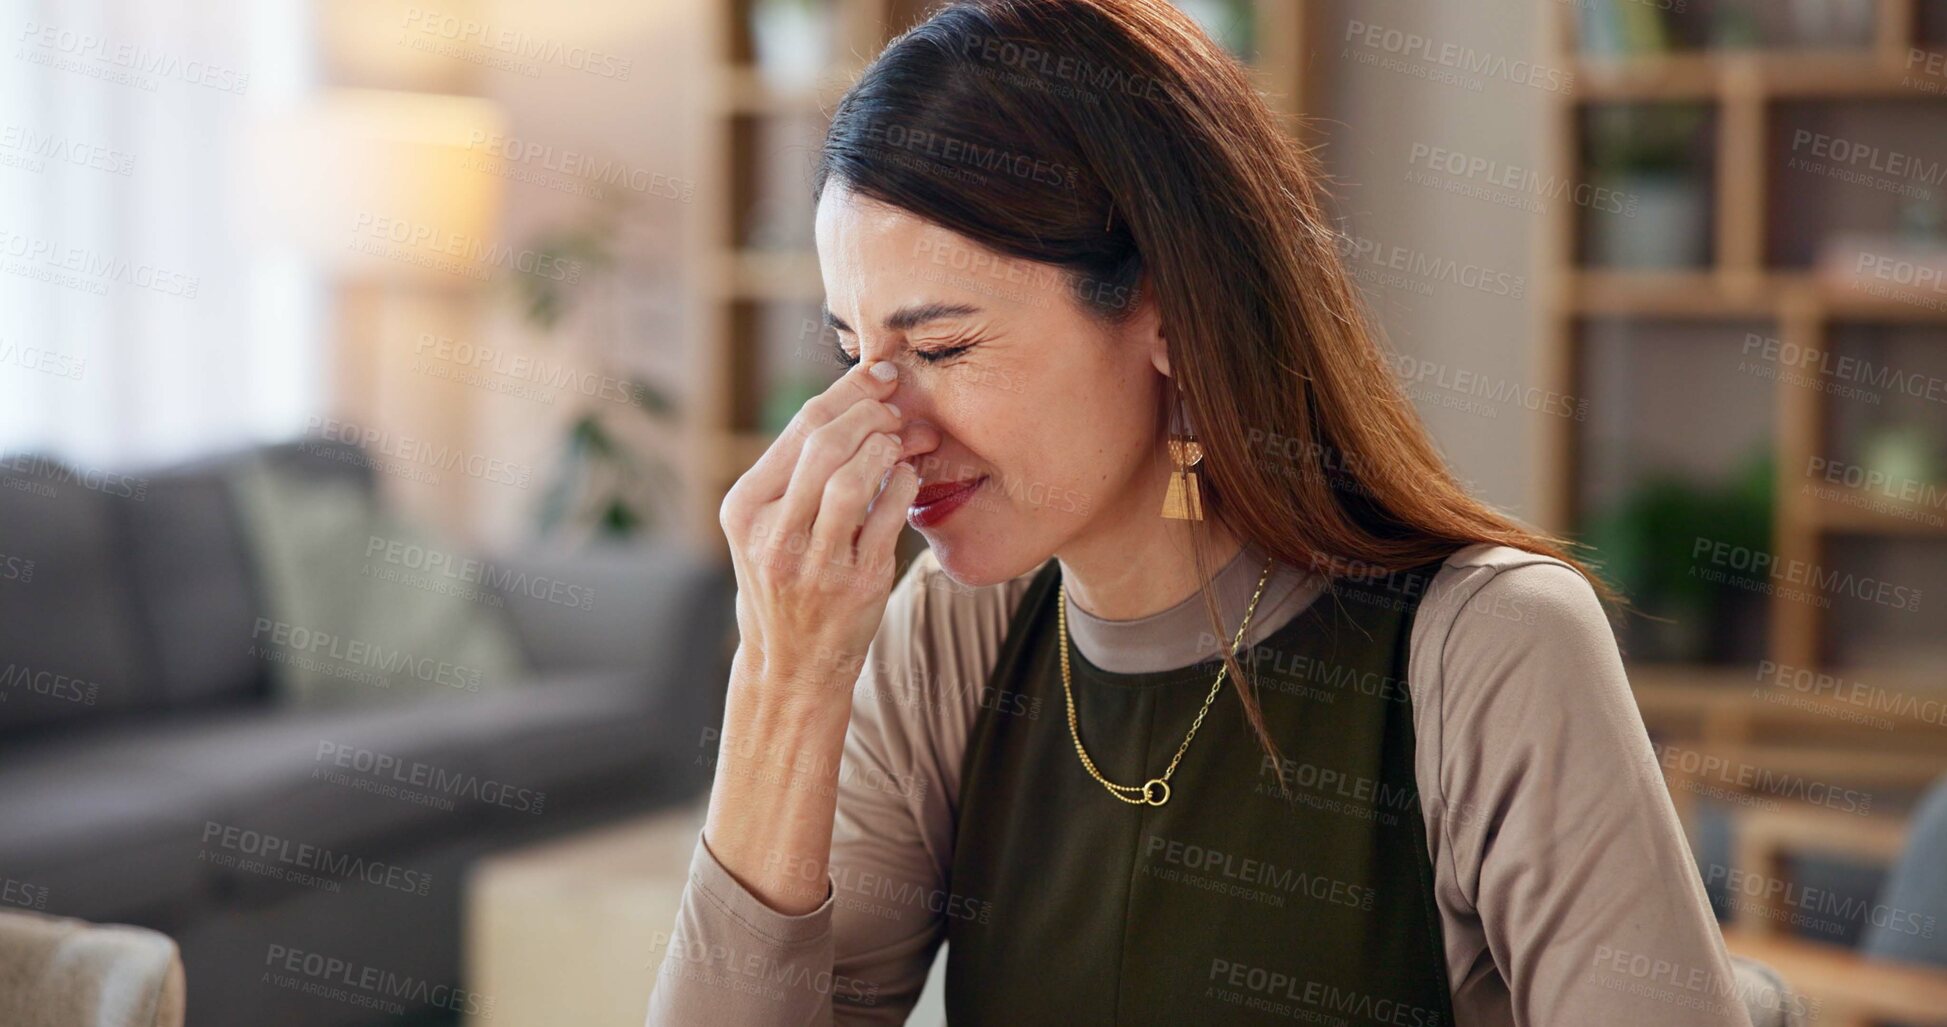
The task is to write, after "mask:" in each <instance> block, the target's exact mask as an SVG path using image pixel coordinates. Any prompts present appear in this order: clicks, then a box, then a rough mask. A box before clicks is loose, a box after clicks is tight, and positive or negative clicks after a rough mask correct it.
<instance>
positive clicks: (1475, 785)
mask: <svg viewBox="0 0 1947 1027" xmlns="http://www.w3.org/2000/svg"><path fill="white" fill-rule="evenodd" d="M1263 561H1264V556H1263V554H1262V553H1261V552H1260V551H1258V550H1256V549H1254V548H1253V547H1248V546H1247V547H1246V548H1245V550H1244V551H1243V552H1240V553H1239V554H1238V556H1237V557H1236V558H1235V559H1233V560H1232V561H1230V562H1229V563H1228V564H1227V565H1226V566H1225V567H1224V568H1223V569H1222V570H1221V571H1220V572H1219V573H1218V575H1217V577H1216V579H1215V584H1216V588H1217V591H1218V594H1219V608H1220V609H1221V611H1222V612H1223V615H1224V623H1225V624H1227V625H1234V624H1236V623H1238V621H1239V620H1241V619H1242V615H1243V612H1244V609H1245V607H1246V606H1247V605H1248V603H1249V601H1250V597H1251V593H1252V592H1253V590H1254V589H1255V588H1256V585H1257V578H1258V574H1259V572H1260V571H1261V570H1262V568H1263ZM1031 577H1032V573H1030V574H1025V575H1022V576H1021V577H1019V578H1016V579H1013V580H1011V581H1008V582H1003V583H1001V584H997V585H993V586H989V587H985V588H978V589H969V588H965V587H963V586H961V585H959V584H958V583H956V582H954V581H953V580H952V579H951V578H949V577H947V575H946V574H945V573H944V572H943V571H942V570H941V569H940V567H939V564H938V561H937V560H936V559H935V558H934V557H933V556H932V554H931V553H930V552H929V553H924V554H922V555H921V556H920V557H919V558H918V559H917V560H916V561H915V562H914V564H913V566H912V567H911V568H910V569H909V570H908V572H907V573H906V574H905V575H904V576H903V577H902V578H901V579H900V581H899V583H898V585H897V586H896V587H895V588H894V590H893V593H892V596H891V599H890V600H889V602H888V604H887V609H886V616H885V620H884V622H883V623H882V625H881V626H880V629H879V632H878V635H877V636H876V637H875V639H874V640H873V642H872V646H871V650H870V653H869V655H868V658H867V661H866V666H865V668H864V671H863V673H862V675H861V677H860V680H859V684H858V686H857V689H856V690H855V692H854V695H853V712H852V721H851V725H850V727H849V729H848V732H847V735H846V740H845V747H844V756H843V762H842V764H841V767H840V774H839V795H838V813H837V820H836V822H835V824H834V825H833V832H832V858H831V868H830V872H829V877H830V883H829V888H828V890H827V886H826V884H825V882H822V881H820V882H817V885H816V888H817V891H818V892H820V893H824V894H825V902H824V904H823V905H821V906H819V907H818V908H816V909H814V910H812V911H811V912H809V913H805V914H802V915H796V916H787V915H785V914H783V913H780V912H778V911H777V910H775V909H772V908H771V907H769V906H767V905H766V904H765V903H764V902H763V901H762V900H760V899H758V898H757V897H756V896H754V895H753V894H751V893H750V892H749V891H748V890H746V889H745V888H744V887H743V886H742V885H741V884H739V883H738V881H737V880H736V878H734V877H733V876H732V875H731V874H730V873H729V872H728V871H726V870H725V869H724V867H723V865H722V864H721V863H719V862H718V861H717V859H716V857H715V855H714V854H713V853H712V852H711V851H710V848H709V846H708V844H707V843H705V841H704V840H703V838H702V836H701V834H700V833H699V836H698V839H697V846H696V850H695V853H694V856H693V859H692V863H691V867H690V880H689V883H688V886H687V888H686V890H685V892H684V895H683V898H682V905H681V909H680V912H679V915H678V919H677V922H676V924H675V925H674V930H673V931H672V933H671V934H670V936H669V937H668V939H667V944H666V945H665V946H664V951H663V952H659V953H655V954H653V957H654V958H662V960H663V965H662V970H661V976H660V977H659V979H658V982H657V985H656V988H655V991H654V994H653V997H652V999H651V1003H650V1011H649V1017H648V1022H649V1024H650V1025H651V1027H711V1025H721V1027H758V1025H765V1027H771V1025H782V1024H791V1025H797V1024H813V1025H840V1024H861V1025H863V1024H899V1023H903V1022H905V1019H906V1016H907V1014H908V1012H909V1011H910V1010H911V1008H912V1006H913V1003H914V1001H915V1000H916V999H917V998H918V996H919V993H920V990H921V988H922V986H923V985H924V983H925V981H926V977H927V973H928V971H929V969H930V967H931V964H932V961H933V957H934V955H935V953H936V950H937V949H938V947H939V943H940V939H941V938H942V936H943V934H944V930H945V924H946V919H945V918H946V917H948V916H978V915H981V911H980V910H979V909H978V905H979V904H978V903H972V904H971V906H970V905H969V903H968V900H965V899H963V898H961V897H959V896H957V895H955V893H954V892H953V890H952V883H951V882H950V881H949V880H948V879H947V877H948V870H949V868H950V866H951V863H952V857H953V832H954V820H955V817H954V812H955V809H956V805H957V799H958V796H957V793H958V791H959V783H960V767H961V757H962V755H963V753H964V751H965V747H966V743H967V738H968V737H969V734H970V732H971V731H972V728H973V725H974V722H975V719H976V717H977V716H978V715H979V712H980V710H981V707H982V705H983V704H986V705H995V704H1007V706H1006V707H1005V708H1006V709H1008V710H1009V712H1013V713H1017V714H1020V715H1023V716H1030V717H1050V718H1056V719H1057V720H1059V719H1060V718H1064V717H1065V716H1066V713H1065V711H1064V710H1063V709H1061V708H1052V709H1041V708H1039V707H1038V706H1036V705H1034V701H1031V700H1029V699H1028V698H1027V697H1025V696H1021V695H1017V694H1006V693H1002V692H997V691H996V690H995V689H993V688H992V687H990V685H991V683H990V682H989V673H988V672H989V670H990V669H991V667H992V666H993V665H994V662H995V660H996V658H997V656H998V653H999V650H1000V646H1001V640H1002V635H1003V634H1004V633H1005V631H1006V629H1007V625H1008V620H1009V615H1010V614H1011V613H1012V611H1013V609H1014V607H1015V604H1016V603H1017V602H1018V601H1019V599H1020V598H1021V596H1022V594H1023V592H1024V591H1025V589H1026V587H1027V585H1028V582H1029V580H1030V579H1031ZM1321 592H1322V582H1321V581H1320V580H1318V579H1317V578H1316V577H1315V576H1312V575H1309V574H1307V573H1305V572H1303V571H1300V570H1298V569H1295V568H1290V567H1286V566H1283V565H1280V566H1279V567H1278V568H1277V569H1276V570H1275V571H1274V572H1273V575H1272V578H1271V580H1270V582H1269V583H1268V584H1267V585H1266V588H1265V593H1264V598H1263V599H1262V600H1261V601H1260V605H1259V608H1258V611H1257V614H1256V616H1254V617H1253V618H1252V622H1251V625H1250V630H1249V633H1248V635H1247V638H1246V645H1247V646H1248V645H1253V644H1255V643H1256V642H1257V641H1258V640H1261V639H1263V638H1265V637H1266V636H1268V635H1269V634H1271V633H1272V632H1273V631H1275V630H1277V629H1278V628H1279V627H1281V626H1283V625H1284V624H1285V623H1286V622H1288V621H1289V620H1290V619H1291V618H1292V617H1293V616H1296V615H1297V614H1298V613H1299V612H1300V611H1302V610H1303V609H1304V608H1305V607H1306V606H1307V605H1308V604H1309V603H1311V602H1312V601H1314V600H1316V599H1317V598H1318V596H1319V595H1320V594H1321ZM1067 612H1068V619H1069V631H1070V636H1071V638H1072V639H1073V640H1074V644H1075V645H1076V646H1077V647H1078V648H1079V649H1080V651H1081V652H1082V654H1083V655H1084V656H1086V657H1087V658H1088V659H1089V660H1090V661H1091V662H1093V663H1095V664H1096V665H1098V666H1100V667H1102V668H1103V669H1105V670H1108V671H1112V672H1142V671H1154V670H1168V669H1173V668H1177V667H1185V666H1188V665H1191V664H1193V663H1196V662H1198V661H1200V660H1203V659H1207V658H1209V657H1210V656H1211V655H1212V654H1213V652H1214V651H1215V649H1216V647H1217V646H1219V645H1223V644H1227V643H1228V642H1229V639H1227V638H1226V639H1224V640H1223V641H1222V642H1219V641H1217V640H1216V639H1215V638H1214V637H1213V636H1212V634H1211V632H1210V627H1209V624H1208V621H1207V619H1206V613H1205V610H1204V607H1203V605H1202V602H1201V599H1200V598H1199V597H1198V596H1194V595H1193V596H1191V597H1190V598H1188V599H1186V600H1185V601H1183V602H1182V603H1180V604H1178V605H1177V606H1175V607H1172V608H1170V609H1168V610H1165V611H1163V612H1161V613H1157V614H1155V615H1153V616H1150V617H1145V618H1142V619H1139V620H1133V621H1107V620H1102V619H1100V618H1097V617H1094V616H1092V615H1090V614H1088V613H1087V612H1086V611H1083V610H1081V609H1080V608H1079V607H1077V606H1076V605H1075V604H1074V603H1073V602H1072V601H1070V602H1069V604H1068V608H1067ZM1232 630H1234V629H1232ZM1409 645H1410V648H1409V652H1408V681H1409V682H1410V685H1411V695H1412V702H1413V726H1414V733H1415V741H1416V749H1415V752H1416V764H1415V777H1416V779H1417V782H1418V788H1419V798H1420V803H1421V811H1422V814H1423V815H1424V818H1425V822H1426V838H1427V844H1428V849H1429V852H1428V857H1429V860H1430V862H1431V865H1432V867H1433V870H1434V888H1435V896H1436V900H1437V903H1438V906H1439V914H1440V920H1441V926H1442V930H1443V938H1444V942H1445V946H1446V961H1447V974H1448V979H1449V982H1450V984H1451V987H1452V991H1453V999H1454V1014H1455V1018H1456V1021H1457V1023H1458V1024H1461V1025H1524V1027H1525V1025H1573V1027H1612V1025H1613V1027H1638V1025H1642V1024H1656V1025H1658V1027H1693V1025H1694V1027H1706V1025H1709V1027H1723V1025H1742V1024H1747V1023H1748V1019H1747V1017H1746V1014H1745V1013H1744V1011H1743V1006H1742V1004H1741V1002H1740V1001H1739V997H1738V995H1737V993H1736V990H1735V978H1734V977H1733V975H1732V972H1731V967H1730V963H1729V960H1728V958H1727V956H1726V953H1725V949H1724V945H1723V941H1722V938H1721V936H1720V935H1719V932H1718V928H1717V925H1716V922H1715V920H1714V919H1713V918H1712V915H1711V913H1710V909H1709V906H1708V903H1707V902H1706V899H1705V896H1704V891H1703V887H1702V883H1701V880H1700V878H1699V876H1698V874H1697V870H1696V866H1695V863H1694V861H1693V858H1692V856H1691V853H1690V850H1689V847H1688V845H1687V843H1686V841H1685V839H1684V836H1683V832H1682V828H1681V826H1680V825H1679V823H1678V821H1677V818H1676V815H1675V812H1674V810H1673V808H1672V806H1671V803H1670V799H1669V795H1668V792H1667V791H1666V790H1665V786H1664V783H1663V778H1662V775H1661V773H1660V772H1659V771H1658V769H1657V764H1656V759H1655V756H1654V753H1653V752H1652V750H1651V746H1650V742H1649V739H1648V736H1647V735H1646V733H1645V731H1644V729H1643V723H1642V719H1641V716H1640V715H1639V714H1638V712H1637V710H1636V704H1635V701H1634V698H1633V696H1632V695H1631V693H1630V689H1629V683H1628V681H1627V680H1626V678H1625V676H1624V673H1623V668H1622V663H1621V660H1620V659H1619V657H1618V653H1617V649H1616V644H1615V639H1614V635H1613V634H1612V633H1611V631H1610V628H1609V625H1608V622H1607V621H1606V620H1605V618H1604V616H1603V611H1602V608H1601V606H1600V604H1599V602H1598V600H1597V598H1596V596H1595V593H1594V591H1593V590H1592V589H1591V588H1590V587H1589V585H1588V583H1587V582H1586V581H1584V580H1583V579H1582V577H1581V576H1580V575H1578V574H1577V573H1576V572H1575V571H1574V570H1573V569H1572V568H1570V567H1568V566H1567V565H1566V564H1563V563H1561V562H1560V561H1557V560H1553V559H1551V558H1548V557H1543V556H1537V555H1534V554H1531V553H1526V552H1522V551H1520V550H1515V549H1510V548H1506V547H1490V546H1473V547H1469V548H1467V549H1463V550H1461V551H1460V552H1458V553H1456V554H1455V555H1454V556H1453V557H1452V558H1450V559H1449V560H1447V561H1446V563H1445V565H1444V566H1443V567H1442V568H1441V570H1440V572H1439V573H1438V574H1437V575H1435V577H1434V579H1433V581H1432V583H1431V585H1430V587H1429V588H1428V591H1427V593H1426V594H1425V596H1424V597H1423V598H1422V600H1421V603H1420V606H1419V612H1418V615H1417V617H1416V618H1415V620H1414V623H1413V630H1412V635H1411V639H1410V643H1409ZM1337 684H1338V685H1339V686H1344V687H1358V683H1356V682H1354V683H1343V682H1341V683H1337ZM1321 685H1325V686H1330V685H1329V683H1326V682H1321ZM1232 701H1233V702H1234V700H1232ZM1223 705H1224V703H1222V702H1221V701H1220V703H1219V706H1220V707H1221V706H1223ZM1219 712H1222V711H1221V709H1217V710H1213V711H1212V713H1213V715H1215V714H1216V713H1219ZM1232 712H1233V713H1234V712H1235V711H1234V710H1232ZM1286 755H1287V757H1288V758H1293V759H1300V760H1302V758H1303V754H1302V753H1287V754H1286ZM808 886H809V882H808ZM1294 915H1301V914H1294Z"/></svg>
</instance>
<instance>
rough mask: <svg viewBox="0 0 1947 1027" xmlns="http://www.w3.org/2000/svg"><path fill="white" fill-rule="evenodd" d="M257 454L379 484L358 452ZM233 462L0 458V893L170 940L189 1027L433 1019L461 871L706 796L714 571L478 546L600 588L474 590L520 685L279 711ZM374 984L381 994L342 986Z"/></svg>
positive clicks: (622, 555)
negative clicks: (578, 600) (558, 595)
mask: <svg viewBox="0 0 1947 1027" xmlns="http://www.w3.org/2000/svg"><path fill="white" fill-rule="evenodd" d="M262 452H263V453H264V454H265V455H267V456H268V457H269V458H270V459H272V460H273V461H276V462H277V463H278V464H279V466H281V467H287V468H297V469H300V470H301V471H302V473H304V474H318V475H342V476H346V477H348V478H349V479H351V480H355V481H358V482H360V483H361V484H362V486H363V487H365V488H367V489H370V488H371V481H370V471H369V469H368V468H367V465H366V464H365V462H364V461H363V460H361V459H358V458H357V457H358V454H357V452H356V451H355V450H349V449H348V448H347V449H345V450H343V451H339V449H338V447H335V446H333V445H326V444H322V443H317V442H305V443H302V444H290V445H285V446H279V447H273V448H271V449H269V450H265V451H262ZM241 456H242V455H240V454H238V455H231V456H227V457H220V458H214V459H211V460H208V461H204V462H201V463H198V464H196V465H192V466H185V467H178V468H172V469H168V470H164V471H154V472H145V473H142V474H141V475H140V476H139V477H131V476H120V475H113V474H106V475H104V474H100V473H94V472H88V473H81V472H77V471H75V470H74V469H72V468H69V467H65V466H63V465H60V464H58V463H55V462H53V461H49V460H45V459H40V458H21V457H15V458H0V909H5V908H7V907H24V908H27V909H33V910H37V911H40V912H44V913H50V914H58V915H62V916H73V917H80V918H84V919H87V920H94V921H112V922H119V923H127V924H135V925H140V926H145V927H150V928H154V929H157V930H160V931H163V932H165V933H167V934H168V935H170V936H171V937H173V938H174V939H175V940H176V942H177V943H178V945H179V946H180V947H181V951H182V957H183V962H184V965H185V967H186V970H187V979H188V1010H189V1016H188V1021H189V1022H190V1023H194V1024H198V1025H222V1024H251V1025H258V1024H271V1023H275V1024H290V1025H306V1024H319V1025H329V1024H355V1023H372V1022H384V1023H394V1024H396V1023H422V1022H424V1023H437V1022H446V1021H450V1020H452V1019H454V1018H455V1016H456V1015H457V1013H458V1012H459V1011H462V1010H463V1009H464V1003H465V1002H473V1001H475V1000H477V999H478V998H480V997H478V996H471V995H467V994H464V993H455V992H454V991H453V990H452V989H454V988H456V987H460V986H463V984H464V982H463V981H462V980H461V978H460V929H461V923H460V910H461V897H462V888H463V884H464V873H465V869H466V867H467V865H468V864H469V863H470V862H471V861H473V860H475V859H477V858H478V857H480V856H481V855H483V854H486V853H489V852H492V851H495V850H497V849H502V848H505V847H508V846H511V845H515V844H520V843H524V842H528V841H532V840H536V839H539V838H543V837H547V836H551V835H557V834H561V833H564V832H567V831H571V830H575V829H578V828H581V827H584V826H587V825H591V824H595V823H599V822H601V821H605V820H609V819H613V818H615V817H618V816H622V815H626V814H629V813H632V812H638V811H646V810H650V809H654V808H657V807H659V806H663V805H666V804H669V803H672V802H675V801H679V800H682V799H686V798H689V797H691V796H693V795H695V794H697V793H698V792H700V791H701V790H702V789H703V788H704V787H706V786H707V783H708V770H707V762H708V761H707V760H700V759H698V758H697V757H698V753H699V752H700V749H699V744H700V743H699V739H700V738H702V736H703V731H704V729H706V728H711V727H714V726H716V725H717V724H718V723H719V722H720V720H721V715H722V701H723V688H724V682H725V681H726V679H727V669H728V660H729V655H730V652H731V650H732V647H733V645H734V639H733V635H732V632H733V630H734V617H733V615H732V610H733V596H734V592H733V590H732V585H731V582H730V580H729V575H728V572H727V568H725V567H722V566H720V565H718V564H715V563H712V562H708V561H705V560H702V559H699V558H698V557H696V556H694V555H691V554H689V553H687V552H684V551H679V550H677V549H674V548H668V547H664V548H654V547H645V548H642V549H631V550H627V551H619V552H615V553H596V554H591V555H584V556H578V557H572V558H556V559H538V558H537V559H531V560H519V559H516V560H497V561H496V564H497V566H499V567H501V568H503V569H514V570H524V571H527V572H529V573H532V574H537V575H544V576H546V577H547V578H548V579H551V580H555V581H564V582H572V583H574V584H576V585H577V586H579V587H580V588H581V589H583V590H592V594H593V596H594V601H593V602H592V603H589V604H585V605H587V607H588V608H586V609H583V608H580V607H579V606H568V605H564V604H562V603H560V602H558V601H553V602H551V601H549V600H548V597H547V596H546V594H545V592H544V591H543V590H536V589H531V588H529V589H521V588H515V587H511V586H512V582H513V581H514V580H516V579H513V578H510V579H509V580H508V582H506V583H504V584H505V587H502V588H501V589H500V594H501V595H502V596H503V597H504V606H502V605H500V604H498V603H489V604H486V605H491V606H494V607H496V608H497V609H499V610H501V611H504V615H505V616H507V617H508V618H509V619H510V620H511V623H512V627H513V629H514V632H515V635H516V637H517V638H518V641H519V643H520V647H521V649H522V650H523V651H524V654H525V657H526V660H527V662H528V663H529V664H530V665H531V666H532V668H533V675H532V680H529V681H524V682H522V683H521V686H520V687H517V688H512V689H509V690H506V691H502V692H494V693H483V694H480V695H470V696H465V697H463V698H456V699H441V700H438V701H433V702H417V703H394V704H388V705H382V706H377V707H371V706H359V707H354V708H349V709H323V710H319V709H292V708H288V707H287V706H285V705H282V704H279V703H275V702H272V701H271V699H270V694H269V691H268V686H267V683H268V681H269V668H268V666H267V665H266V663H265V662H264V659H263V657H262V655H261V653H260V651H259V650H257V649H256V648H254V647H253V625H254V624H256V623H257V619H258V618H259V617H261V616H263V602H262V598H261V596H262V589H261V581H260V578H259V576H258V575H257V573H256V571H255V569H254V568H253V566H252V563H251V560H250V557H249V555H248V547H247V546H246V545H245V542H244V539H243V537H242V535H241V533H240V532H241V525H240V521H239V514H238V511H237V510H236V509H235V505H234V503H233V501H232V498H231V494H230V492H229V491H228V489H227V488H226V486H225V481H226V478H227V477H228V476H230V475H232V474H234V473H235V471H236V469H237V467H239V466H240V464H239V460H240V459H241ZM530 580H531V579H530ZM537 591H541V592H543V594H542V595H540V597H538V598H537V597H536V595H534V594H533V593H534V592H537ZM483 608H484V607H483ZM344 754H349V758H348V759H347V758H346V757H345V756H344ZM378 761H386V762H388V763H389V766H388V767H386V768H384V769H381V768H380V767H379V762H378ZM401 768H407V769H401ZM401 792H410V793H411V794H410V796H407V795H402V794H400V793H401ZM303 846H309V847H310V848H308V849H306V848H302V847H303ZM253 861H254V865H253ZM267 867H268V868H269V869H267ZM293 953H296V954H299V956H300V957H303V958H298V959H296V960H295V961H293V957H292V954H293ZM313 956H315V957H321V959H317V960H313V959H311V958H310V957H313ZM334 960H335V961H337V962H331V961H334ZM325 966H328V967H331V968H333V969H332V970H331V971H329V972H324V971H320V972H315V973H314V972H313V970H314V969H316V968H318V967H325ZM358 974H365V975H366V976H363V977H359V976H357V975H358ZM373 975H376V976H373ZM347 979H350V980H351V981H353V982H354V983H353V984H352V985H351V986H347V984H346V980H347ZM373 981H382V982H384V984H383V991H384V994H385V998H386V1001H388V1002H391V1003H394V1004H395V1005H396V1006H397V1007H398V1008H391V1007H380V1008H381V1009H382V1010H383V1011H375V1009H374V1008H373V1007H372V1006H370V1005H369V1004H366V1003H365V1002H364V1001H363V999H362V998H360V996H361V995H362V994H363V993H364V992H363V989H364V988H365V985H366V984H368V983H369V982H373ZM487 998H490V996H488V997H487Z"/></svg>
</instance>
